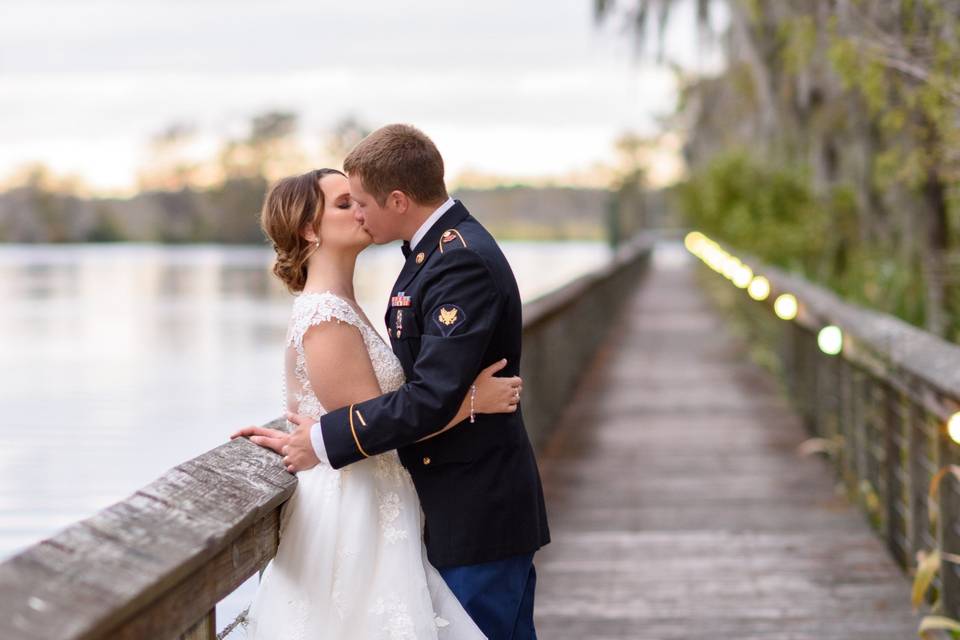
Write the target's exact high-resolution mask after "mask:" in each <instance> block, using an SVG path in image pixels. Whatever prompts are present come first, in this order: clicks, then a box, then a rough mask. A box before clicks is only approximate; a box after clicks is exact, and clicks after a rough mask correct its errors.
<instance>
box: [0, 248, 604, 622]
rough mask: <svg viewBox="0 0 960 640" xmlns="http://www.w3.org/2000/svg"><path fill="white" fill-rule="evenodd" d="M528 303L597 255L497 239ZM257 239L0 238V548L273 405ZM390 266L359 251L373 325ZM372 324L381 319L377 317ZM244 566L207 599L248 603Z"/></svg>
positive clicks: (389, 260) (269, 308)
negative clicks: (224, 594) (225, 589)
mask: <svg viewBox="0 0 960 640" xmlns="http://www.w3.org/2000/svg"><path fill="white" fill-rule="evenodd" d="M503 249H504V252H505V253H506V255H507V258H508V259H509V261H510V264H511V265H512V266H513V269H514V272H515V273H516V275H517V281H518V283H519V285H520V291H521V296H522V297H523V299H524V300H525V301H529V300H531V299H533V298H535V297H537V296H539V295H542V294H543V293H546V292H548V291H550V290H552V289H554V288H556V287H558V286H560V285H562V284H564V283H566V282H568V281H570V280H571V279H573V278H575V277H576V276H578V275H580V274H582V273H584V272H586V271H589V270H591V269H593V268H595V267H597V266H599V265H601V264H603V263H604V262H606V261H607V260H609V258H610V252H609V250H608V249H607V247H606V246H605V245H603V244H601V243H592V242H584V243H580V242H563V243H520V242H518V243H510V242H505V243H503ZM271 258H272V252H271V251H269V250H267V249H261V248H259V247H240V248H237V247H222V246H212V245H210V246H187V247H171V246H162V245H146V244H142V245H138V244H120V245H70V246H61V245H44V246H37V245H29V246H27V245H0V416H2V420H0V439H2V442H3V446H2V447H0V560H2V559H3V558H6V557H9V556H10V555H11V554H13V553H15V552H16V551H18V550H20V549H22V548H24V547H26V546H28V545H30V544H33V543H34V542H37V541H38V540H40V539H42V538H44V537H47V536H49V535H51V534H52V533H54V532H55V531H57V530H58V529H60V528H62V527H64V526H66V525H68V524H70V523H72V522H74V521H76V520H80V519H82V518H85V517H87V516H89V515H91V514H93V513H95V512H96V511H98V510H100V509H102V508H104V507H106V506H108V505H110V504H112V503H114V502H116V501H117V500H121V499H123V498H124V497H126V496H127V495H129V494H131V493H132V492H134V491H135V490H136V489H138V488H140V487H141V486H143V485H145V484H147V483H149V482H150V481H151V480H153V479H155V478H156V477H157V476H159V475H161V474H163V473H164V472H165V471H166V470H168V469H169V468H171V467H173V466H175V465H177V464H179V463H181V462H183V461H185V460H187V459H189V458H192V457H194V456H196V455H199V454H201V453H203V452H204V451H207V450H209V449H211V448H213V447H216V446H218V445H219V444H221V443H223V442H224V441H226V440H227V437H228V435H229V434H230V433H231V432H232V431H233V430H234V429H236V428H237V427H240V426H244V425H248V424H262V423H265V422H267V421H269V420H272V419H273V418H275V417H277V416H279V415H280V414H281V412H282V410H283V402H282V398H281V376H282V371H283V338H284V334H285V332H286V325H287V318H288V315H289V312H290V305H291V301H292V297H291V296H290V295H289V294H288V293H286V292H285V291H284V289H283V287H282V286H281V285H280V284H279V283H278V282H276V280H275V279H274V278H273V277H272V275H270V273H269V265H270V262H271ZM402 263H403V257H402V255H401V252H400V250H399V247H398V246H396V245H391V246H386V247H371V248H370V249H368V250H367V251H365V252H364V253H363V255H361V258H360V262H359V264H358V267H357V274H356V293H357V299H358V302H359V303H360V304H361V306H362V307H363V309H364V311H365V312H366V313H367V315H368V317H369V318H370V319H371V320H372V321H373V322H374V323H375V324H378V325H382V318H383V313H384V310H385V308H386V302H387V299H388V297H389V294H390V287H391V286H392V284H393V282H394V278H395V276H396V274H397V273H398V272H399V270H400V267H401V265H402ZM378 328H379V329H380V330H381V331H384V330H385V329H384V327H383V326H378ZM255 580H256V576H254V578H253V579H252V580H251V581H248V583H247V584H245V585H244V586H243V587H241V589H239V590H238V591H237V592H236V593H235V594H234V595H233V596H231V597H230V598H228V599H227V600H225V601H224V602H222V603H221V604H220V605H219V606H218V618H219V626H222V625H223V624H225V623H226V622H228V621H229V620H232V619H233V617H234V616H235V614H236V613H237V612H238V611H240V610H242V609H243V607H244V606H246V604H247V603H249V600H250V596H251V594H252V592H253V589H255V586H256V584H255Z"/></svg>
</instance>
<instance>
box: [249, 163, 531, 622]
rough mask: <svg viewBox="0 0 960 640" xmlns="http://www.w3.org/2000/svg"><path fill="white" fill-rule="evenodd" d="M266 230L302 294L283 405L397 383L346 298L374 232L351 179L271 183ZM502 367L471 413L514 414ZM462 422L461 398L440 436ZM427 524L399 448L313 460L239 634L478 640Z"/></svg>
mask: <svg viewBox="0 0 960 640" xmlns="http://www.w3.org/2000/svg"><path fill="white" fill-rule="evenodd" d="M261 224H262V226H263V229H264V231H265V232H266V234H267V235H268V236H269V238H270V240H271V241H272V242H273V247H274V250H275V251H276V253H277V259H276V263H275V265H274V268H273V271H274V274H275V275H276V276H277V277H278V278H280V280H282V281H283V282H284V283H285V284H286V286H287V287H288V288H289V289H290V291H291V292H300V295H298V296H297V297H296V299H295V300H294V303H293V312H292V314H291V318H290V323H289V328H288V331H287V339H286V367H285V368H286V371H285V396H286V397H285V402H286V409H287V411H288V412H290V413H299V414H301V415H308V416H310V417H312V418H314V419H319V418H320V416H321V415H323V414H324V413H325V407H331V408H336V407H341V406H345V405H349V404H353V403H357V402H361V401H363V400H367V399H369V398H372V397H375V396H378V395H380V394H383V393H388V392H390V391H394V390H395V389H397V388H399V387H400V386H401V385H402V384H403V383H404V375H403V370H402V368H401V366H400V363H399V361H398V360H397V358H396V356H394V354H393V352H392V351H391V350H390V348H389V347H388V346H387V344H386V343H385V342H384V341H383V340H382V339H381V338H380V336H379V335H378V334H377V332H376V331H375V330H374V328H373V326H372V324H371V323H370V321H369V319H368V318H367V317H366V315H364V313H363V311H362V310H361V309H360V307H359V306H358V305H357V303H356V300H355V298H354V291H353V273H354V268H355V263H356V258H357V255H358V254H359V253H360V252H361V251H362V250H363V249H364V248H365V247H367V246H368V245H369V244H370V243H371V238H370V236H369V235H368V234H367V232H366V231H364V229H363V228H362V227H361V226H360V224H359V223H358V222H357V220H356V219H355V218H354V211H353V201H352V199H351V197H350V190H349V183H348V181H347V178H346V177H345V176H344V175H343V174H342V173H340V172H339V171H336V170H335V169H319V170H316V171H311V172H309V173H306V174H304V175H301V176H297V177H290V178H284V179H282V180H280V181H279V182H277V184H276V185H274V186H273V188H272V189H271V190H270V192H269V194H268V195H267V197H266V200H265V203H264V206H263V211H262V212H261ZM505 364H506V362H505V361H500V362H498V363H495V364H494V365H491V366H490V367H488V368H487V369H485V370H484V371H483V372H481V374H480V376H479V377H478V378H477V380H476V382H475V396H474V408H475V411H476V412H477V413H506V412H513V411H516V400H515V398H516V396H517V391H519V388H520V385H521V380H520V378H518V377H512V378H498V377H494V375H493V374H494V373H496V372H497V371H499V370H500V369H502V368H503V367H504V366H505ZM469 415H470V402H469V396H468V398H465V399H464V402H463V403H462V404H461V409H460V412H459V413H458V414H457V415H456V416H455V417H454V418H453V420H451V422H450V424H448V425H446V427H445V428H444V429H443V430H444V431H445V430H446V429H450V428H452V427H454V426H455V425H457V424H458V423H460V422H464V420H465V419H466V418H467V417H468V416H469ZM457 428H460V429H469V428H472V427H471V425H470V424H469V423H465V424H463V425H460V426H458V427H457ZM441 432H442V431H438V432H437V433H441ZM434 435H436V434H434ZM240 436H248V437H250V440H251V441H253V442H255V443H256V444H258V445H261V446H264V447H269V448H271V449H273V450H274V451H277V452H280V451H282V449H283V446H284V445H285V442H286V440H285V439H286V437H287V434H286V433H285V432H283V431H278V430H273V429H265V428H261V427H247V428H244V429H240V430H239V431H237V432H235V433H234V434H232V435H231V436H230V437H231V439H233V438H236V437H240ZM430 437H433V436H430ZM422 526H423V522H422V516H421V512H420V503H419V500H418V498H417V494H416V492H415V490H414V487H413V482H412V481H411V479H410V476H409V474H408V472H407V471H406V469H404V467H403V466H402V465H401V464H400V460H399V457H398V456H397V453H396V451H389V452H386V453H383V454H381V455H378V456H373V457H371V458H369V459H366V460H364V461H362V462H358V463H356V464H353V465H350V466H348V467H345V468H343V469H341V470H335V469H333V468H331V467H330V466H328V465H326V464H319V465H317V466H315V467H313V468H311V469H307V470H305V471H300V472H299V473H298V474H297V487H296V489H295V491H294V493H293V495H292V496H291V497H290V499H289V500H288V501H287V502H286V503H284V505H283V507H281V511H280V543H279V546H278V547H277V553H276V556H275V557H274V558H273V559H272V560H271V561H270V562H269V563H268V564H267V566H266V568H265V569H264V572H263V575H262V576H261V580H260V585H259V587H258V589H257V592H256V595H255V596H254V600H253V603H252V604H251V606H250V611H249V614H248V616H247V618H248V626H247V637H248V638H250V639H252V640H298V639H306V638H310V639H319V638H336V639H341V638H342V639H347V638H349V639H357V640H361V639H363V640H366V639H375V638H384V639H390V640H394V639H404V640H406V639H417V640H419V639H424V638H438V639H448V640H467V639H471V640H472V639H474V638H484V637H485V636H484V635H483V634H482V633H481V631H480V630H479V629H478V628H477V626H476V625H475V624H474V623H473V621H472V620H471V619H470V617H469V615H468V614H467V613H466V611H465V610H464V609H463V607H462V606H461V605H460V603H459V602H458V601H457V600H456V598H455V597H454V595H453V593H452V592H451V591H450V590H449V588H448V587H447V585H446V583H445V582H444V581H443V578H442V577H441V576H440V574H439V573H438V572H437V570H436V569H435V568H434V567H433V566H432V565H431V564H430V563H429V562H428V560H427V554H426V550H425V547H424V544H423V541H422V537H421V533H422Z"/></svg>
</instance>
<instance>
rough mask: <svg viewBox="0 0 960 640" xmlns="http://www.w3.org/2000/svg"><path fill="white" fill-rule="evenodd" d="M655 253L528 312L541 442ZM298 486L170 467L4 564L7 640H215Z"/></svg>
mask: <svg viewBox="0 0 960 640" xmlns="http://www.w3.org/2000/svg"><path fill="white" fill-rule="evenodd" d="M651 246H652V245H651V242H650V241H649V240H646V239H638V240H637V241H636V242H632V243H630V244H628V245H627V246H625V247H623V248H622V249H621V250H620V251H619V252H618V253H617V256H616V258H615V260H614V261H613V262H612V263H611V264H610V265H609V266H607V267H605V268H603V269H600V270H599V271H597V272H596V273H591V274H589V275H586V276H583V277H582V278H579V279H578V280H576V281H574V282H572V283H571V284H569V285H568V286H566V287H564V288H562V289H560V290H558V291H556V292H554V293H552V294H549V295H547V296H545V297H543V298H540V299H538V300H534V301H533V302H531V303H529V304H528V305H526V306H525V307H524V315H525V320H524V340H525V345H524V356H523V362H522V373H523V376H524V378H525V385H524V398H523V404H522V407H523V411H524V417H525V419H526V421H527V424H528V426H529V429H530V433H531V437H532V439H533V440H534V441H535V442H543V441H544V439H545V438H546V437H547V436H548V435H549V433H550V430H551V427H552V425H553V424H554V422H555V421H556V419H557V417H558V416H559V414H560V412H561V411H562V410H563V407H564V405H565V404H566V400H567V398H568V397H569V394H570V393H571V391H572V389H573V387H574V386H575V385H576V383H577V380H578V379H579V374H580V372H581V371H582V369H583V368H584V366H585V364H586V363H587V361H588V360H589V359H590V358H591V357H592V355H593V353H594V351H595V350H596V348H597V346H598V345H599V343H600V341H601V340H602V338H603V336H604V335H605V334H606V332H607V331H608V329H609V328H610V326H611V324H612V322H613V320H614V318H615V315H616V313H617V311H618V310H619V309H620V308H621V301H622V300H623V299H624V298H625V297H626V295H627V294H628V292H629V291H630V289H632V288H633V287H634V286H635V285H636V283H637V280H638V277H639V275H640V274H641V273H642V271H643V268H644V265H645V264H646V259H647V257H648V256H649V253H650V250H651ZM268 426H272V427H275V428H285V421H283V420H277V421H274V422H273V423H271V424H270V425H268ZM295 486H296V477H295V476H293V475H291V474H289V473H287V472H286V471H285V470H284V468H283V465H282V464H281V463H280V461H279V457H278V456H277V455H276V454H274V453H273V452H271V451H269V450H267V449H263V448H261V447H258V446H256V445H254V444H252V443H250V442H249V441H247V440H246V439H238V440H235V441H230V442H226V443H224V444H222V445H220V446H219V447H217V448H215V449H213V450H211V451H208V452H207V453H204V454H203V455H201V456H198V457H196V458H194V459H192V460H189V461H187V462H184V463H183V464H180V465H178V466H176V467H174V468H173V469H171V470H170V471H168V472H167V473H165V474H164V475H163V476H161V477H160V478H158V479H157V480H155V481H154V482H152V483H150V484H149V485H147V486H145V487H143V488H142V489H140V490H139V491H137V492H136V493H134V494H133V495H131V496H129V497H128V498H126V499H124V500H122V501H120V502H117V503H116V504H113V505H111V506H110V507H107V508H106V509H103V510H102V511H100V512H99V513H97V514H96V515H94V516H92V517H90V518H87V519H86V520H83V521H80V522H77V523H75V524H73V525H71V526H69V527H67V528H66V529H63V530H61V531H60V532H58V533H56V534H55V535H53V536H52V537H50V538H47V539H45V540H43V541H41V542H39V543H37V544H35V545H33V546H32V547H30V548H28V549H26V550H24V551H22V552H21V553H19V554H17V555H15V556H14V557H12V558H10V559H9V560H7V561H5V562H3V563H2V564H0V639H2V640H20V639H22V640H27V639H30V640H36V639H58V640H66V639H87V638H110V639H111V640H112V639H131V640H143V639H150V640H165V639H168V638H181V639H189V640H199V639H204V640H212V639H213V638H216V635H217V634H216V627H217V625H216V614H215V611H216V603H217V602H219V601H220V600H221V599H223V598H224V597H225V596H227V595H228V594H229V593H231V592H232V591H233V590H234V589H236V588H237V587H238V586H239V585H240V584H242V583H243V582H244V581H245V580H246V579H247V578H249V577H250V576H252V575H254V574H255V573H257V572H258V571H259V570H260V569H262V568H263V567H265V566H266V564H267V562H268V561H269V560H270V559H271V558H272V557H273V556H274V554H275V553H276V549H277V544H278V527H279V515H280V507H281V506H282V505H283V503H284V502H285V501H286V500H287V499H288V498H289V497H290V496H291V495H292V494H293V491H294V488H295Z"/></svg>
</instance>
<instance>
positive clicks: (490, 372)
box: [464, 358, 523, 413]
mask: <svg viewBox="0 0 960 640" xmlns="http://www.w3.org/2000/svg"><path fill="white" fill-rule="evenodd" d="M505 366H507V360H506V358H504V359H503V360H499V361H497V362H494V363H493V364H492V365H490V366H489V367H487V368H486V369H484V370H483V371H481V372H480V375H479V376H477V379H476V380H475V381H474V383H473V384H474V385H476V388H477V392H476V396H475V397H474V398H473V411H474V413H513V412H515V411H516V410H517V405H518V404H519V403H520V393H521V392H522V391H523V379H522V378H521V377H520V376H512V377H510V378H498V377H495V376H494V374H495V373H497V372H498V371H500V370H502V369H503V368H504V367H505ZM471 394H472V390H470V391H468V392H467V397H466V398H465V399H464V404H465V405H466V406H467V407H470V396H471Z"/></svg>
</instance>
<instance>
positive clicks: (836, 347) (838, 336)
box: [817, 324, 843, 356]
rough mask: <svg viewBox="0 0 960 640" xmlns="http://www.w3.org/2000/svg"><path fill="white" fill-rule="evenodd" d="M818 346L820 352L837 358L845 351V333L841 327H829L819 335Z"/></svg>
mask: <svg viewBox="0 0 960 640" xmlns="http://www.w3.org/2000/svg"><path fill="white" fill-rule="evenodd" d="M817 345H818V346H819V347H820V351H823V352H824V353H825V354H827V355H829V356H835V355H837V354H838V353H840V352H841V351H843V332H842V331H840V327H836V326H834V325H832V324H831V325H828V326H826V327H824V328H823V329H820V332H819V333H818V334H817Z"/></svg>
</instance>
